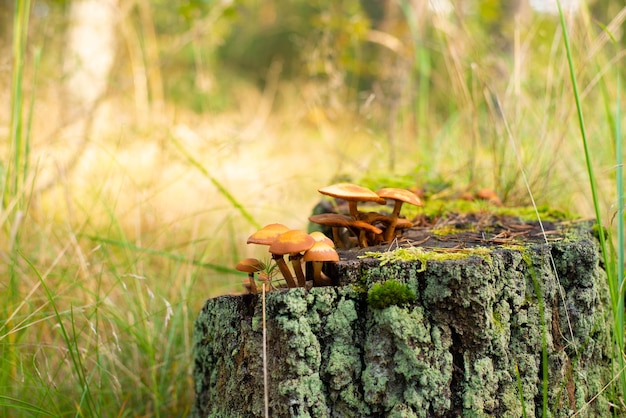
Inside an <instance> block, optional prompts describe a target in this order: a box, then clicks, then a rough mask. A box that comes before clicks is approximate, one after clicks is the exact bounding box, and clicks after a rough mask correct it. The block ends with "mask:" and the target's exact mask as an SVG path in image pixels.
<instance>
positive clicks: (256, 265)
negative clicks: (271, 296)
mask: <svg viewBox="0 0 626 418" xmlns="http://www.w3.org/2000/svg"><path fill="white" fill-rule="evenodd" d="M235 268H236V269H237V270H239V271H243V272H245V273H248V285H247V286H246V285H245V284H244V287H246V289H248V290H249V291H250V293H252V294H256V293H258V292H259V291H258V289H257V287H256V282H255V281H254V273H256V272H258V271H261V270H263V269H265V265H264V264H263V263H262V262H261V261H259V260H257V259H256V258H244V259H243V260H241V261H240V262H239V263H237V266H235Z"/></svg>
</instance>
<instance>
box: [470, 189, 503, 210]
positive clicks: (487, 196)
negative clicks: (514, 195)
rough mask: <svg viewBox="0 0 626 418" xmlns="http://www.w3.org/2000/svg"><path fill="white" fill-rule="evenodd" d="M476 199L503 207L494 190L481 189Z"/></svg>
mask: <svg viewBox="0 0 626 418" xmlns="http://www.w3.org/2000/svg"><path fill="white" fill-rule="evenodd" d="M476 197H477V198H478V199H480V200H486V201H488V202H489V203H491V204H492V205H494V206H502V200H500V197H499V196H498V194H497V193H496V192H495V191H494V190H493V189H487V188H485V189H480V190H479V191H477V192H476Z"/></svg>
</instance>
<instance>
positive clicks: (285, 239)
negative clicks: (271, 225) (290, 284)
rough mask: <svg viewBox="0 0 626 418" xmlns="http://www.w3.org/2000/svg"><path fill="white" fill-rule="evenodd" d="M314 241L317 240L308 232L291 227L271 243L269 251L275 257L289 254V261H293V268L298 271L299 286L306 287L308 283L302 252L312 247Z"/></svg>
mask: <svg viewBox="0 0 626 418" xmlns="http://www.w3.org/2000/svg"><path fill="white" fill-rule="evenodd" d="M314 243H315V240H314V239H313V238H312V237H311V236H310V235H309V234H307V233H306V232H304V231H300V230H297V229H291V230H289V231H287V232H284V233H282V234H280V235H279V236H278V237H277V238H276V239H275V240H274V242H272V244H271V245H270V249H269V251H270V253H272V256H273V257H274V256H276V255H278V256H280V257H281V259H282V257H283V256H284V255H285V254H289V261H291V264H292V266H293V270H294V272H295V273H296V278H297V279H298V283H297V285H298V286H301V287H304V286H305V285H306V278H305V277H304V272H303V271H302V265H301V263H300V259H301V258H302V254H301V253H302V252H304V251H306V250H308V249H309V248H311V247H312V246H313V244H314ZM283 261H284V259H283ZM294 287H295V286H294Z"/></svg>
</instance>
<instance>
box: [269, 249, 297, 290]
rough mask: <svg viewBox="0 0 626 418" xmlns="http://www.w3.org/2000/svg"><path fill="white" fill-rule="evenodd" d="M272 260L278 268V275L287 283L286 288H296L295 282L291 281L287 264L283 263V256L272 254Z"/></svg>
mask: <svg viewBox="0 0 626 418" xmlns="http://www.w3.org/2000/svg"><path fill="white" fill-rule="evenodd" d="M272 258H273V259H274V261H276V265H277V266H278V269H279V270H280V273H281V274H282V275H283V277H284V278H285V281H286V282H287V287H289V288H293V287H298V285H297V284H296V282H295V281H294V280H293V275H292V274H291V271H290V270H289V267H288V266H287V263H286V262H285V259H284V258H283V256H282V255H277V254H272Z"/></svg>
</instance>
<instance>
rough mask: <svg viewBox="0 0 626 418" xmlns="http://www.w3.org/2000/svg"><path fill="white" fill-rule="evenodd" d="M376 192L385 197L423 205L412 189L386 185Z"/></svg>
mask: <svg viewBox="0 0 626 418" xmlns="http://www.w3.org/2000/svg"><path fill="white" fill-rule="evenodd" d="M376 194H377V195H378V196H380V197H382V198H384V199H392V200H399V201H402V202H404V203H408V204H411V205H415V206H423V203H422V200H421V199H420V198H419V197H418V196H417V195H416V194H415V193H413V192H412V191H410V190H405V189H398V188H395V187H386V188H383V189H380V190H378V191H377V192H376Z"/></svg>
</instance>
